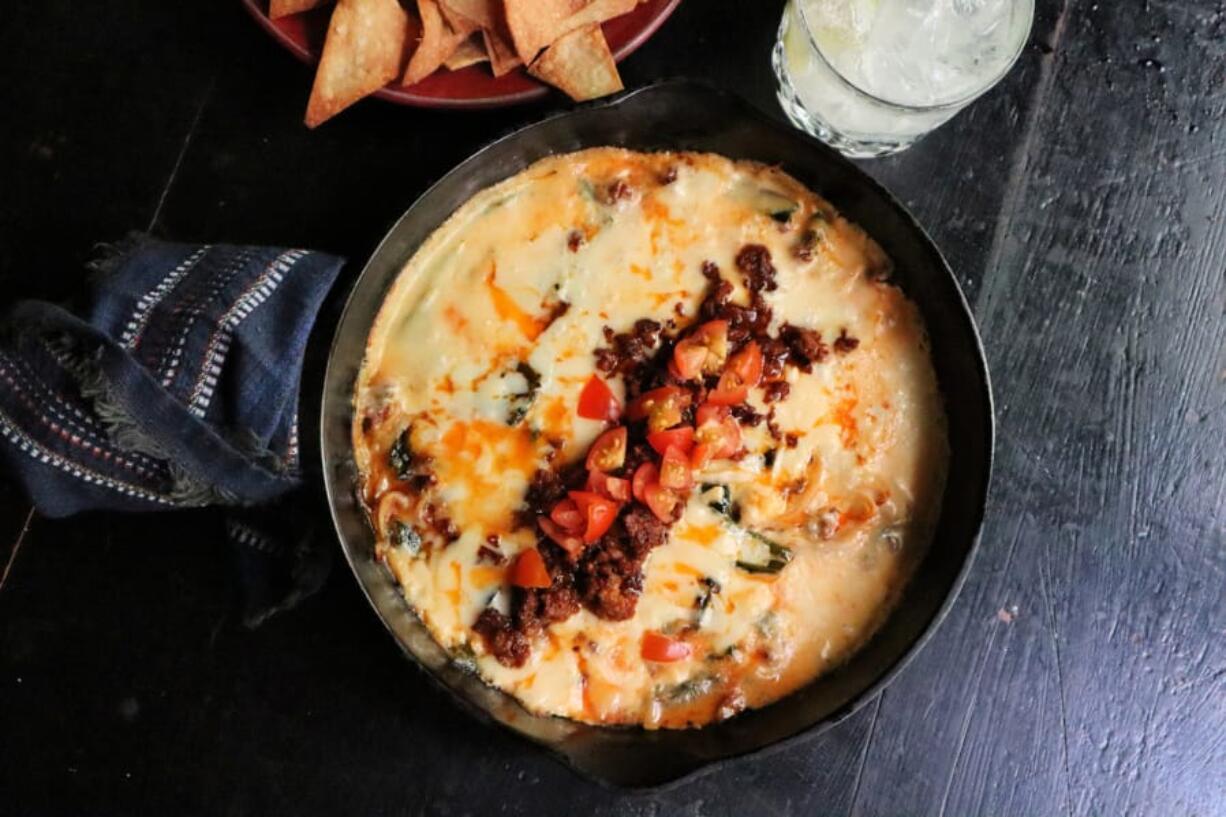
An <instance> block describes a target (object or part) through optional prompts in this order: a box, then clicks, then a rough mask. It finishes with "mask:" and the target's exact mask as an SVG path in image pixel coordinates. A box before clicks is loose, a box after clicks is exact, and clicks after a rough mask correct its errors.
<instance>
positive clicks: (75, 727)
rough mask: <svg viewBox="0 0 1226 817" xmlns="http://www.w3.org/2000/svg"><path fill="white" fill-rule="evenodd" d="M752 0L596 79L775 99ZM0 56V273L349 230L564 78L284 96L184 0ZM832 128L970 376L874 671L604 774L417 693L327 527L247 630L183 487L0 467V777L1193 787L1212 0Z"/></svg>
mask: <svg viewBox="0 0 1226 817" xmlns="http://www.w3.org/2000/svg"><path fill="white" fill-rule="evenodd" d="M781 8H782V3H781V2H779V1H778V0H771V2H763V3H753V4H749V3H738V2H735V0H686V2H684V3H682V5H681V7H680V9H679V10H678V12H677V14H676V15H675V16H674V17H673V18H672V19H671V20H670V21H669V22H668V23H667V24H666V25H665V26H664V27H663V29H661V31H660V33H659V34H658V35H657V36H656V37H655V38H654V39H653V40H652V41H651V42H650V43H648V44H647V45H646V46H645V47H644V48H643V49H642V50H641V51H640V52H638V53H637V54H635V55H634V56H633V57H631V58H630V59H629V60H627V61H626V63H625V64H624V65H623V72H624V76H625V79H626V83H627V86H628V87H633V86H636V85H641V84H643V83H645V82H648V81H650V80H652V79H655V78H658V77H662V76H676V75H689V76H696V77H702V78H706V79H708V80H710V81H712V82H715V83H717V84H720V85H722V86H725V87H728V88H730V89H732V90H735V91H737V92H739V93H741V94H742V95H744V96H746V97H747V98H749V99H750V100H751V101H753V102H755V103H756V104H758V105H759V106H760V107H763V108H764V109H767V110H769V111H771V112H772V113H774V114H776V115H779V109H778V106H777V105H776V103H775V102H774V81H773V77H772V75H771V73H770V69H769V64H768V54H769V49H770V46H771V44H772V42H773V39H774V35H775V28H776V26H777V23H778V19H779V15H780V11H781ZM0 77H4V78H5V79H4V82H2V83H0V111H3V114H0V121H2V122H3V124H2V125H0V191H2V192H3V195H0V292H2V293H3V295H0V303H8V302H10V301H12V300H15V299H17V298H19V297H27V296H37V297H45V298H52V299H59V300H67V301H72V300H74V299H78V298H80V297H81V296H82V295H83V293H84V291H85V290H84V272H83V263H84V261H85V260H86V259H88V258H89V256H90V254H91V253H92V252H93V248H94V246H95V244H96V243H98V242H100V241H107V240H112V239H115V238H117V237H120V236H122V235H123V234H124V233H125V232H126V231H128V230H130V229H140V230H146V229H147V230H152V231H153V232H154V233H155V234H157V235H161V236H165V237H169V238H173V239H181V240H205V241H212V240H224V241H232V242H255V243H270V244H276V243H281V244H295V245H305V246H313V247H318V248H321V249H326V250H331V251H334V252H339V253H342V254H345V255H348V256H349V257H350V258H353V259H355V260H359V261H360V260H361V259H363V258H364V256H365V255H366V254H367V253H369V251H370V250H371V248H372V247H373V246H374V243H375V242H376V241H377V240H378V239H379V237H380V236H381V235H382V234H383V232H384V231H385V229H386V228H387V226H388V225H389V224H390V223H391V222H392V221H393V220H394V219H395V218H396V217H397V216H398V215H399V214H400V213H401V212H402V211H403V210H404V209H405V208H406V207H407V206H408V204H409V203H411V201H412V200H413V198H414V197H415V196H416V195H417V194H418V193H420V192H421V191H422V190H423V189H424V188H425V187H426V186H427V185H428V184H429V183H430V182H431V181H432V180H433V179H436V178H438V177H439V176H441V175H442V174H443V173H445V172H446V171H447V170H448V169H449V168H450V167H452V166H453V165H454V164H456V163H457V162H458V161H460V160H462V159H463V158H464V157H465V156H467V155H468V154H469V153H470V152H472V151H473V150H474V149H475V148H477V147H478V146H480V145H481V144H483V143H484V142H486V141H488V140H489V139H490V138H491V137H493V136H495V135H497V134H499V133H501V132H504V131H505V130H507V129H509V128H511V127H513V126H515V125H517V124H521V123H523V122H527V121H530V120H532V119H534V118H537V117H539V116H541V115H542V114H544V113H545V112H547V111H549V110H553V109H555V108H558V107H562V106H563V105H564V103H563V102H561V101H560V100H557V99H550V100H548V101H546V102H543V103H540V104H537V105H534V106H529V107H525V108H519V109H513V110H507V111H500V112H484V113H472V114H457V113H443V112H437V111H416V110H409V109H403V108H397V107H393V106H390V105H385V104H379V103H373V104H372V103H365V104H362V105H359V106H357V107H356V108H355V109H353V110H352V111H350V112H348V113H346V114H345V115H343V116H341V117H339V118H338V119H337V120H336V121H335V122H331V123H329V124H328V125H327V126H325V127H323V128H321V129H319V130H318V131H316V132H308V131H307V130H306V129H305V128H303V127H302V126H301V124H300V120H301V113H302V108H303V105H304V103H305V99H306V95H307V92H308V88H309V79H310V77H309V73H308V71H307V70H306V69H305V68H303V67H302V66H300V65H299V64H298V63H296V62H295V61H294V60H293V59H292V58H291V57H289V56H287V55H286V54H285V53H283V52H282V51H280V49H278V48H277V47H276V46H275V45H274V44H273V43H271V42H270V41H268V40H267V39H265V37H264V36H263V35H262V34H261V33H260V32H259V31H258V30H257V29H256V28H255V26H253V25H252V24H251V22H250V20H249V19H248V18H247V17H246V16H245V15H244V14H243V12H242V10H241V9H240V8H239V4H238V3H236V2H234V3H227V2H216V0H214V2H205V0H192V2H183V3H170V4H149V3H142V2H138V1H137V0H99V1H98V2H96V3H91V4H80V3H69V2H67V0H46V1H45V2H42V3H25V4H15V7H10V8H9V9H7V10H6V12H5V13H4V14H3V15H0ZM863 166H864V167H865V169H866V170H868V171H869V172H870V173H872V174H873V175H875V176H877V177H878V178H879V179H881V180H882V181H883V182H884V183H885V184H886V185H887V186H888V187H889V188H890V189H891V190H893V191H894V192H895V193H896V194H897V195H898V196H899V197H900V198H901V199H902V200H903V201H905V202H906V203H907V204H908V206H910V207H911V208H912V209H913V210H914V212H915V213H916V215H917V216H918V217H919V219H920V220H921V222H923V223H924V224H925V225H927V226H928V228H929V229H930V231H931V232H932V234H933V236H934V238H935V239H936V241H937V243H938V244H939V245H940V246H941V247H942V249H943V250H944V251H945V252H946V254H947V256H948V257H949V259H950V262H951V264H952V265H953V267H954V268H955V270H956V272H957V274H958V278H959V280H960V281H961V282H962V284H963V286H964V288H965V290H966V293H967V296H968V298H969V299H970V300H971V301H972V303H973V304H974V308H975V313H976V315H977V317H978V320H979V322H980V328H981V332H982V335H983V338H984V342H985V345H986V347H987V350H988V355H989V359H990V364H991V370H992V378H993V383H994V388H995V392H996V398H997V406H998V415H999V417H998V419H999V446H998V449H999V450H998V466H997V472H996V475H995V478H994V481H993V495H992V500H991V505H990V509H989V514H988V521H987V523H986V526H985V529H984V534H983V547H982V549H981V551H980V554H979V557H978V559H977V561H976V562H975V565H974V567H973V570H972V574H971V577H970V580H969V582H968V583H967V585H966V587H965V589H964V590H963V592H962V594H961V596H960V598H959V600H958V603H957V605H956V606H955V607H954V609H953V611H952V613H951V615H950V616H949V617H948V619H947V620H946V622H945V623H944V625H943V626H942V627H941V628H940V630H939V631H938V632H937V633H936V635H935V637H934V638H933V639H932V640H931V641H930V642H929V644H928V646H927V647H926V648H925V649H924V650H923V651H922V652H921V653H920V654H919V656H918V657H917V659H916V660H915V661H913V662H912V663H911V665H910V666H909V667H908V668H907V669H906V670H905V671H904V672H903V673H902V675H901V676H900V677H899V678H898V679H897V681H895V683H893V684H892V685H891V686H890V687H889V688H888V689H887V690H886V691H885V692H884V693H883V694H882V695H880V696H879V697H878V699H877V700H875V701H873V702H871V703H870V704H869V705H868V706H866V707H865V708H864V709H862V710H861V711H860V712H859V713H857V714H856V715H855V716H853V717H852V718H850V719H848V720H847V721H845V722H844V723H842V724H841V725H839V726H838V727H836V728H835V729H833V730H831V731H830V732H827V733H826V734H824V735H822V736H820V737H818V738H815V739H812V740H809V741H807V742H805V743H804V744H802V745H800V746H797V747H793V748H790V749H788V750H786V751H783V752H777V753H775V754H772V755H770V756H769V757H765V758H759V759H755V760H748V761H744V762H740V763H736V764H733V765H731V766H729V767H727V768H726V769H725V770H723V771H722V772H720V773H719V774H718V775H710V776H706V777H703V778H700V779H698V780H696V781H693V782H689V783H686V784H683V785H681V786H679V787H676V788H673V789H670V790H667V791H664V792H657V793H645V794H634V793H625V792H616V791H611V790H608V789H604V788H601V787H599V786H596V785H594V784H591V783H589V782H586V781H584V780H581V779H579V778H577V777H576V776H575V775H573V774H572V773H571V772H569V771H567V770H566V769H564V768H562V767H561V766H559V765H558V764H557V763H555V762H554V761H553V760H551V759H549V758H547V757H545V756H544V755H542V754H541V753H540V752H538V751H536V750H535V749H532V748H530V747H528V746H527V745H526V744H524V743H522V742H520V741H518V740H516V739H514V738H512V737H510V736H508V735H504V734H503V733H501V732H497V731H493V730H490V729H488V728H486V727H483V726H481V725H479V724H477V723H475V722H473V721H472V720H470V719H469V718H468V716H466V715H465V714H463V713H461V712H460V711H459V710H457V709H455V708H454V707H453V706H451V705H450V704H449V703H448V702H447V701H446V699H445V698H444V697H443V696H441V695H440V694H439V693H437V692H435V691H434V690H433V689H431V688H430V687H429V685H428V684H427V683H426V682H425V680H424V679H423V678H422V677H421V676H420V674H418V673H417V672H416V671H415V670H413V668H412V667H410V666H409V665H408V664H407V663H406V662H405V661H404V660H403V659H402V658H401V657H400V654H399V653H398V651H397V650H396V648H395V646H394V644H393V643H392V641H391V640H390V639H389V638H388V637H387V636H386V634H385V633H384V632H383V631H382V629H381V626H380V625H379V623H378V622H377V620H376V619H375V617H374V616H373V615H371V613H370V611H369V610H368V609H367V607H366V603H365V601H364V600H363V599H362V597H361V595H360V593H359V592H358V590H357V587H356V585H355V583H354V582H353V580H352V578H351V577H350V576H349V575H348V573H347V571H345V570H344V569H343V566H338V568H339V569H337V570H335V571H334V572H333V575H332V578H331V580H330V581H329V583H328V585H327V587H326V588H325V590H324V591H323V593H321V594H320V596H318V597H317V598H315V599H313V600H312V601H310V602H308V603H307V604H305V605H304V606H302V607H301V608H299V609H298V610H296V611H294V612H292V613H289V614H287V615H283V616H280V617H278V618H276V619H274V620H272V621H271V622H270V623H268V624H266V625H264V626H262V627H260V628H258V629H256V630H247V629H244V628H243V627H242V626H241V625H240V624H239V623H238V619H237V615H236V614H237V609H238V606H237V599H236V597H235V590H234V586H233V583H232V574H231V573H230V565H229V563H228V559H229V556H228V554H227V551H226V549H225V546H224V545H223V543H222V541H221V528H220V517H219V516H218V514H217V513H216V512H213V511H208V510H204V511H193V512H186V513H176V514H163V515H151V516H122V515H114V514H90V515H86V516H82V517H79V518H76V519H71V520H58V521H56V520H46V519H41V518H39V517H38V516H36V515H32V514H31V513H30V506H29V504H28V503H26V502H25V501H24V499H23V498H22V497H21V496H20V495H19V494H18V492H17V490H16V488H15V487H14V486H13V485H12V484H11V483H9V482H5V481H3V480H4V477H3V476H0V576H2V578H0V813H3V814H14V815H23V816H24V815H61V814H65V815H66V814H90V815H112V814H113V815H144V814H149V815H165V814H210V815H217V814H224V815H274V814H292V815H315V814H319V815H338V814H361V815H400V814H414V815H415V814H439V815H468V814H471V815H491V814H508V815H532V816H533V817H537V816H538V815H546V814H558V815H572V814H583V815H589V814H590V815H636V816H637V815H643V816H644V817H645V816H646V815H672V814H679V815H691V816H692V817H699V816H700V815H817V814H823V815H824V814H831V815H844V814H856V815H895V814H898V815H902V814H907V815H919V814H923V815H928V814H931V815H977V814H985V815H986V814H992V815H1045V814H1068V815H1074V814H1075V815H1126V814H1137V815H1148V814H1161V815H1221V814H1226V7H1224V6H1223V5H1222V3H1221V2H1220V0H1122V2H1118V3H1103V2H1097V3H1095V2H1091V1H1090V0H1064V2H1061V1H1060V0H1039V9H1038V16H1037V19H1036V23H1035V28H1034V31H1033V33H1032V36H1031V41H1030V44H1029V46H1028V47H1027V49H1026V51H1025V53H1024V54H1023V56H1022V59H1021V61H1020V62H1019V63H1018V65H1017V67H1016V68H1015V69H1014V71H1013V72H1012V73H1011V74H1010V75H1009V77H1008V78H1007V79H1006V80H1005V81H1004V82H1003V83H1002V84H1001V85H1000V86H999V87H998V88H996V89H995V90H993V91H992V92H991V93H989V94H988V95H987V96H986V97H984V98H983V99H981V100H979V101H978V102H977V103H975V104H974V105H973V106H972V107H971V108H969V109H968V110H967V111H965V112H964V113H962V114H961V115H959V116H958V117H957V118H956V119H954V120H953V121H952V122H951V123H950V124H948V125H947V126H945V127H944V128H942V129H941V130H939V131H937V132H936V133H934V134H933V135H932V136H930V137H928V138H926V139H925V140H923V141H922V142H921V143H919V144H918V145H917V146H916V147H914V148H913V149H911V150H910V151H908V152H906V153H904V154H902V155H900V156H897V157H894V158H890V159H885V160H877V161H872V162H866V163H864V164H863ZM867 226H868V227H869V229H870V230H871V225H867ZM348 274H349V275H352V274H353V270H350V271H349V273H348ZM341 289H343V287H342V288H338V292H340V291H341ZM336 300H337V299H336V298H335V297H334V298H333V301H332V303H331V304H330V305H329V307H328V312H329V315H332V316H334V315H335V309H336ZM327 323H328V321H327V320H325V321H324V324H325V325H326V324H327ZM954 453H955V456H956V453H957V452H954ZM304 512H306V513H314V514H316V515H317V516H318V518H319V519H320V522H319V524H320V526H321V529H324V530H325V532H326V529H325V528H324V526H326V525H327V522H326V518H325V516H324V510H323V505H322V499H317V501H316V502H315V503H313V504H312V505H311V506H310V507H306V508H304Z"/></svg>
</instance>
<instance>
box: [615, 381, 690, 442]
mask: <svg viewBox="0 0 1226 817" xmlns="http://www.w3.org/2000/svg"><path fill="white" fill-rule="evenodd" d="M692 400H693V398H692V397H691V396H690V393H689V392H688V391H686V390H685V389H683V388H680V387H679V386H661V387H660V388H658V389H652V390H651V391H649V392H646V393H644V394H640V395H639V396H638V397H636V398H635V399H634V401H633V402H631V403H630V407H629V408H628V409H627V411H626V414H627V416H629V418H630V419H631V420H642V419H644V418H645V419H646V420H647V430H648V431H663V430H664V429H666V428H672V427H673V426H675V425H677V424H678V423H680V422H681V412H682V410H683V409H685V407H686V406H688V405H689V404H690V402H691V401H692Z"/></svg>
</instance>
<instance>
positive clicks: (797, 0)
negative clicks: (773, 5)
mask: <svg viewBox="0 0 1226 817" xmlns="http://www.w3.org/2000/svg"><path fill="white" fill-rule="evenodd" d="M791 2H792V3H794V4H795V5H796V7H797V9H798V10H799V12H800V19H801V21H802V22H803V23H804V29H805V39H806V40H808V42H809V47H810V48H811V49H813V52H814V53H815V54H817V57H818V59H820V60H821V61H822V62H823V63H824V64H825V65H826V67H827V68H829V69H830V72H831V73H832V74H834V75H835V76H836V77H838V79H839V82H841V83H843V84H844V85H846V86H847V87H848V88H850V89H851V90H853V91H855V92H856V93H857V94H860V95H862V96H866V97H868V98H869V99H870V100H872V101H873V102H876V103H879V104H881V105H886V106H889V107H891V108H896V109H898V110H902V111H912V112H916V113H920V112H929V111H944V110H949V109H951V108H952V109H955V110H957V109H960V108H963V107H965V106H966V105H968V104H970V103H971V102H973V101H974V100H975V99H976V98H978V97H980V96H982V95H983V94H985V93H987V92H988V91H990V90H991V89H992V88H993V87H995V86H996V85H997V84H998V83H999V82H1000V81H1001V80H1002V79H1004V78H1005V75H1006V74H1008V73H1009V71H1010V70H1012V69H1013V66H1014V65H1015V64H1017V61H1018V59H1019V58H1020V57H1021V56H1022V52H1023V51H1025V50H1026V45H1027V44H1028V43H1029V42H1030V32H1031V31H1032V30H1033V28H1034V7H1035V0H1023V2H1025V3H1026V4H1027V6H1028V7H1029V9H1030V15H1029V16H1030V19H1029V20H1028V21H1027V23H1026V36H1024V37H1022V38H1021V40H1020V41H1019V42H1018V44H1017V48H1015V49H1014V51H1013V54H1012V55H1010V57H1009V59H1008V60H1007V61H1006V62H1005V64H1004V65H1003V66H1002V67H1001V69H1000V71H998V72H997V73H996V74H994V75H993V76H992V78H991V79H990V80H987V81H986V82H985V83H984V85H983V86H982V87H980V88H978V89H976V90H974V91H972V92H970V93H969V94H965V95H964V96H960V97H958V98H957V99H953V100H950V101H949V102H936V103H932V104H930V105H914V104H910V103H906V102H895V101H893V100H891V99H887V98H885V97H883V96H881V95H879V94H875V93H873V92H872V91H869V90H866V89H865V88H862V87H860V85H859V84H858V83H856V82H853V81H852V80H851V79H849V78H848V77H847V76H845V75H844V74H843V72H842V71H840V70H839V69H838V67H837V66H836V65H835V64H834V63H833V62H831V61H830V59H829V58H828V57H827V56H826V55H825V53H823V52H822V48H821V46H820V45H818V44H817V40H816V39H814V37H813V28H812V26H810V25H809V18H808V16H807V13H806V12H805V7H804V4H803V2H801V0H791Z"/></svg>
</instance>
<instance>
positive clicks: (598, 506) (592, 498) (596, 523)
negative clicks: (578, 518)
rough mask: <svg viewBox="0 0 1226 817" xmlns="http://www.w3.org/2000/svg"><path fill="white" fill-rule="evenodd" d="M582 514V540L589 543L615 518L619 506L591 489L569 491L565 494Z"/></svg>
mask: <svg viewBox="0 0 1226 817" xmlns="http://www.w3.org/2000/svg"><path fill="white" fill-rule="evenodd" d="M567 496H569V497H570V498H571V499H572V500H574V503H575V505H576V506H578V508H579V512H580V513H581V514H583V519H584V527H583V542H584V544H587V545H590V544H592V543H593V542H595V541H596V540H597V539H599V538H600V537H601V536H604V534H605V531H607V530H608V529H609V528H610V527H611V526H612V525H613V520H614V519H616V518H617V512H618V510H620V508H621V506H620V505H618V504H617V503H616V502H614V501H613V500H611V499H607V498H605V497H603V496H601V495H600V494H596V493H592V492H591V491H571V492H570V493H568V494H567Z"/></svg>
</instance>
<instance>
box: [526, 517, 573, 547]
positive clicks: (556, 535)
mask: <svg viewBox="0 0 1226 817" xmlns="http://www.w3.org/2000/svg"><path fill="white" fill-rule="evenodd" d="M536 524H538V525H540V526H541V530H543V531H545V535H546V536H548V537H549V538H550V539H552V540H553V541H554V542H556V543H557V545H558V547H560V548H562V550H565V551H566V552H567V553H571V554H575V553H578V552H579V551H581V550H583V537H582V536H581V535H580V534H579V533H569V532H568V531H566V529H564V528H563V527H562V526H561V525H559V524H558V523H557V522H554V521H553V520H552V519H550V518H549V517H548V516H538V517H537V518H536Z"/></svg>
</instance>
